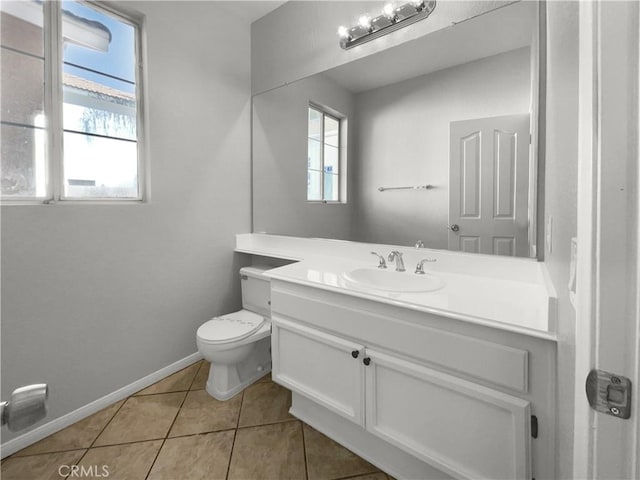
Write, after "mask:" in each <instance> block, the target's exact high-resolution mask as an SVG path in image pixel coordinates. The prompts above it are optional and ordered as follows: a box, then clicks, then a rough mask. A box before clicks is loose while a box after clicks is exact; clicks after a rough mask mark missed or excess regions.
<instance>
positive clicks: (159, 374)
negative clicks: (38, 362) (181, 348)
mask: <svg viewBox="0 0 640 480" xmlns="http://www.w3.org/2000/svg"><path fill="white" fill-rule="evenodd" d="M201 358H202V355H200V353H199V352H196V353H192V354H191V355H189V356H187V357H185V358H183V359H181V360H178V361H177V362H174V363H172V364H171V365H167V366H166V367H164V368H161V369H160V370H158V371H155V372H153V373H151V374H149V375H147V376H146V377H143V378H141V379H140V380H136V381H135V382H133V383H130V384H129V385H126V386H124V387H122V388H120V389H118V390H116V391H115V392H111V393H109V394H108V395H105V396H104V397H102V398H99V399H97V400H95V401H93V402H91V403H89V404H87V405H85V406H83V407H80V408H78V409H77V410H74V411H73V412H69V413H67V414H66V415H63V416H62V417H58V418H55V419H53V420H51V421H50V422H47V423H45V424H44V425H40V426H39V427H38V428H34V429H33V430H31V431H29V432H27V433H25V434H23V435H20V436H19V437H16V438H13V439H11V440H8V441H7V442H5V443H3V444H2V445H0V456H1V457H2V458H5V457H7V456H9V455H12V454H14V453H15V452H17V451H19V450H22V449H23V448H26V447H28V446H29V445H32V444H34V443H36V442H37V441H39V440H42V439H43V438H45V437H48V436H49V435H52V434H54V433H56V432H59V431H60V430H62V429H63V428H66V427H68V426H69V425H72V424H74V423H76V422H78V421H80V420H82V419H83V418H86V417H88V416H90V415H93V414H94V413H96V412H99V411H100V410H102V409H103V408H106V407H108V406H109V405H112V404H114V403H116V402H118V401H120V400H122V399H124V398H127V397H129V396H131V395H133V394H134V393H136V392H138V391H140V390H142V389H143V388H145V387H148V386H149V385H153V384H154V383H156V382H157V381H158V380H162V379H163V378H164V377H167V376H169V375H171V374H172V373H176V372H177V371H179V370H182V369H183V368H185V367H188V366H189V365H191V364H192V363H195V362H197V361H198V360H200V359H201Z"/></svg>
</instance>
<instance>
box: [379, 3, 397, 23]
mask: <svg viewBox="0 0 640 480" xmlns="http://www.w3.org/2000/svg"><path fill="white" fill-rule="evenodd" d="M382 14H383V15H384V16H385V17H387V18H388V19H389V20H393V19H394V18H395V16H396V9H395V8H394V6H393V3H385V5H384V7H383V8H382Z"/></svg>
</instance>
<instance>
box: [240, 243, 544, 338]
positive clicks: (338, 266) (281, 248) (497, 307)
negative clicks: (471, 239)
mask: <svg viewBox="0 0 640 480" xmlns="http://www.w3.org/2000/svg"><path fill="white" fill-rule="evenodd" d="M392 249H394V250H399V251H401V252H403V254H404V255H403V256H404V262H405V266H406V269H407V271H406V272H405V273H403V274H406V275H414V273H413V272H414V269H415V265H416V263H417V262H418V261H419V260H421V259H423V258H435V259H436V260H437V261H436V262H435V263H426V264H425V271H426V272H427V273H429V274H432V275H434V276H436V277H438V278H439V279H441V280H442V281H443V282H444V286H443V287H442V288H441V289H439V290H436V291H433V292H419V293H404V292H402V293H396V292H387V291H383V290H374V289H370V288H364V287H361V286H359V285H356V284H353V283H352V282H348V281H347V280H346V279H345V278H344V275H343V273H344V272H348V271H351V270H354V269H357V268H363V267H372V268H375V267H376V266H377V264H378V261H377V259H376V258H375V257H374V256H373V255H371V253H370V252H371V251H372V250H373V251H378V252H379V253H380V254H382V255H383V256H385V257H386V256H387V255H388V253H389V252H390V251H391V250H392ZM236 251H238V252H244V253H252V254H255V255H263V256H270V257H276V258H283V259H289V260H299V261H298V262H297V263H293V264H290V265H285V266H283V267H278V268H274V269H272V270H269V271H268V272H267V273H266V274H267V275H268V276H269V277H271V278H273V279H276V280H281V281H286V282H291V283H296V284H300V285H306V286H310V287H316V288H320V289H324V290H329V291H333V292H337V293H342V294H346V295H351V296H355V297H360V298H364V299H368V300H373V301H377V302H382V303H387V304H391V305H395V306H399V307H403V308H408V309H411V310H416V311H423V312H427V313H432V314H436V315H440V316H444V317H449V318H455V319H457V320H462V321H467V322H472V323H476V324H482V325H486V326H490V327H493V328H499V329H503V330H508V331H513V332H517V333H522V334H526V335H530V336H535V337H540V338H545V339H548V340H556V335H555V328H554V327H555V308H556V302H555V300H556V298H555V291H554V289H553V286H552V285H551V282H550V280H549V277H548V274H547V272H546V268H545V267H544V264H543V263H540V262H536V261H534V260H531V259H514V258H509V257H494V256H488V255H474V254H465V253H458V252H448V251H442V250H430V249H415V248H411V247H399V246H392V245H374V244H365V243H357V242H344V241H335V240H324V239H306V238H296V237H282V236H278V235H266V234H242V235H238V236H237V241H236ZM394 267H395V265H393V264H389V269H390V270H392V269H393V268H394Z"/></svg>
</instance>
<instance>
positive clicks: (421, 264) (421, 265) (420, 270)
mask: <svg viewBox="0 0 640 480" xmlns="http://www.w3.org/2000/svg"><path fill="white" fill-rule="evenodd" d="M435 261H436V259H435V258H424V259H422V260H420V261H419V262H418V265H416V272H415V273H417V274H418V275H424V264H425V263H427V262H429V263H433V262H435Z"/></svg>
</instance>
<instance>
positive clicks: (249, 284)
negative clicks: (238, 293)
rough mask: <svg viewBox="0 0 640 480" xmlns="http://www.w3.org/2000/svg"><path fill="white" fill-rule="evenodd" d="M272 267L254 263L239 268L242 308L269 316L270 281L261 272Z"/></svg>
mask: <svg viewBox="0 0 640 480" xmlns="http://www.w3.org/2000/svg"><path fill="white" fill-rule="evenodd" d="M272 268H274V267H267V266H262V265H254V266H251V267H242V268H241V269H240V282H241V283H240V284H241V286H242V308H244V309H245V310H249V311H251V312H255V313H259V314H260V315H264V316H265V317H268V318H270V317H271V283H270V282H269V279H268V278H267V277H265V276H264V275H263V274H264V272H265V271H267V270H270V269H272Z"/></svg>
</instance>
